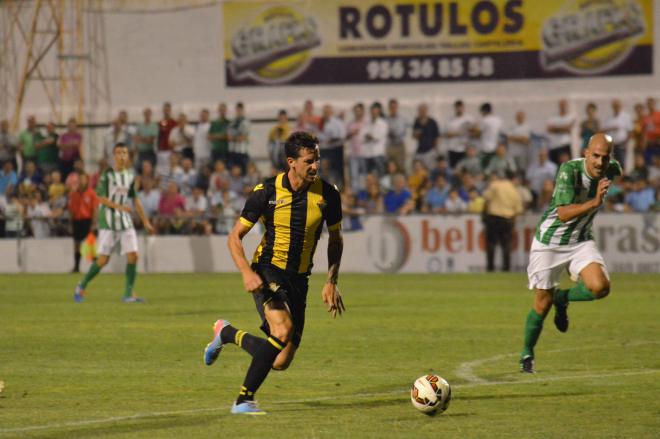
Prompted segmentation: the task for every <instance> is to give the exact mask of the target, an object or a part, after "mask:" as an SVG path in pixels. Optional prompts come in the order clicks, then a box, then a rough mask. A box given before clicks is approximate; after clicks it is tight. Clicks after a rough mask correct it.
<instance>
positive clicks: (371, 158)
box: [0, 97, 660, 238]
mask: <svg viewBox="0 0 660 439" xmlns="http://www.w3.org/2000/svg"><path fill="white" fill-rule="evenodd" d="M568 107H569V106H568V103H567V101H565V100H560V101H559V102H558V104H557V110H556V114H555V115H554V116H552V117H551V118H549V119H548V120H547V123H546V125H545V126H530V125H529V124H528V123H527V114H526V112H528V111H533V109H531V108H530V109H521V110H520V111H518V112H516V113H515V117H514V120H503V119H502V118H501V117H500V116H498V114H497V108H494V106H493V105H491V104H490V103H488V102H484V103H482V104H481V105H479V106H477V107H475V108H474V109H470V110H472V111H468V110H469V109H468V108H466V105H465V104H464V103H463V102H462V101H460V100H457V101H456V102H454V104H453V114H451V115H450V116H449V117H447V118H445V119H443V120H440V119H436V118H435V117H434V116H433V115H432V114H430V112H429V107H428V105H426V104H424V103H421V104H419V106H418V107H417V111H416V115H415V117H411V118H407V117H405V116H404V115H402V114H400V112H399V104H398V102H397V99H389V100H387V101H383V102H368V103H366V102H365V103H362V102H358V103H355V104H354V105H353V106H352V108H349V109H336V108H333V107H332V106H330V105H323V106H321V107H320V108H318V107H317V106H315V103H314V102H313V101H311V100H308V101H306V102H305V103H304V105H303V108H302V109H301V110H300V112H299V113H298V114H288V113H287V111H285V110H280V111H279V113H278V114H277V115H276V119H274V120H273V121H272V122H271V123H272V124H273V126H272V128H271V129H270V130H269V133H268V138H267V141H266V142H265V144H264V145H262V146H261V145H256V150H259V149H260V148H263V149H261V151H262V152H263V154H262V155H261V156H259V157H252V156H251V154H250V152H251V151H255V145H254V144H253V143H252V142H254V140H253V138H252V137H251V136H250V133H251V124H250V119H249V118H248V117H247V115H246V109H245V107H244V105H243V104H242V103H240V102H239V103H236V104H235V105H233V107H231V108H228V106H227V105H226V104H224V103H221V104H219V106H218V108H217V109H214V110H213V111H212V110H210V109H202V110H201V112H200V113H199V114H198V115H196V118H195V120H194V121H189V120H188V117H187V115H186V114H184V113H179V114H174V113H173V110H172V105H171V104H170V103H165V104H163V106H162V108H161V109H158V110H157V111H158V114H157V115H155V114H154V110H152V109H150V108H145V109H144V111H143V114H142V120H140V121H131V120H129V117H128V114H127V112H125V111H120V112H119V113H118V115H117V117H116V118H115V119H114V120H113V121H112V122H111V124H110V125H109V127H107V128H106V129H105V132H104V134H103V145H102V148H103V151H102V153H101V154H96V156H97V157H98V156H100V157H101V158H100V160H98V162H96V163H90V160H87V161H85V152H86V151H87V150H88V149H87V148H86V147H85V146H86V144H85V142H86V139H85V137H84V135H83V132H82V131H81V130H80V129H79V127H78V126H77V124H76V121H75V120H74V119H71V120H69V121H68V123H67V125H66V127H57V126H55V125H54V124H53V123H50V122H46V121H38V120H36V118H35V117H34V116H29V117H28V118H27V120H26V125H25V127H24V128H23V129H22V130H20V131H18V132H12V131H11V130H10V129H9V124H8V122H7V121H0V163H2V169H1V170H0V236H2V237H27V236H34V237H37V238H40V237H49V236H67V235H69V234H70V222H71V220H72V219H76V215H78V213H79V212H78V209H77V202H78V201H77V200H78V199H79V197H80V196H81V194H92V193H93V191H94V188H95V186H96V183H97V181H98V179H99V175H100V173H101V172H102V171H103V170H104V169H106V168H107V167H108V166H112V148H113V146H114V145H115V144H116V143H118V142H122V143H125V144H127V145H128V146H129V148H130V150H131V157H132V163H133V166H134V169H135V172H136V174H137V186H138V187H137V189H138V196H139V197H140V199H141V201H142V204H143V206H144V208H145V211H146V213H147V214H148V215H149V217H150V218H151V219H152V222H153V224H155V225H157V228H158V232H159V233H161V234H191V233H195V234H212V233H216V234H224V233H227V232H228V230H229V229H230V228H231V226H232V225H233V222H234V221H235V219H236V216H237V215H238V214H240V211H241V209H242V208H243V204H244V202H245V199H246V197H247V196H248V195H249V193H250V192H251V191H252V188H253V187H254V186H255V185H256V184H257V183H258V182H259V181H260V180H262V179H263V178H265V177H268V176H269V175H274V174H276V173H277V172H280V171H283V170H285V168H286V160H285V157H284V142H285V140H286V138H287V137H288V135H289V134H290V133H292V132H294V131H299V130H304V131H308V132H312V133H314V134H315V135H316V136H318V138H319V140H320V149H321V163H320V167H321V175H322V176H323V177H324V178H325V179H326V180H328V181H330V182H331V183H333V184H335V185H336V186H337V187H338V188H339V189H340V190H341V192H342V197H343V208H344V216H345V224H344V230H346V231H351V230H359V229H360V228H361V227H362V226H361V220H362V218H363V217H364V215H379V214H394V215H407V214H414V213H426V214H459V213H475V214H480V213H482V211H483V209H484V203H485V201H484V198H483V196H482V194H483V193H484V191H485V190H486V189H487V188H488V185H489V184H490V182H491V181H493V180H496V179H511V180H512V181H513V183H514V184H515V186H516V188H517V190H518V192H519V193H520V197H521V199H522V200H523V204H524V209H525V211H533V212H539V211H542V210H543V209H544V208H545V207H547V205H548V203H549V201H550V199H551V197H552V192H553V189H554V177H555V174H556V172H557V169H558V166H560V165H561V164H562V163H563V162H565V161H567V160H571V159H574V158H577V157H580V155H581V150H582V148H584V146H586V143H587V141H588V139H589V138H590V137H591V136H592V135H593V134H595V133H599V132H603V133H606V134H608V135H610V136H611V137H612V139H613V143H614V150H613V158H615V159H616V160H618V161H619V162H620V163H621V164H622V166H623V167H624V169H625V170H626V175H625V176H623V177H621V178H619V179H618V180H617V181H615V182H614V184H613V186H612V188H611V190H610V192H609V194H608V198H607V202H606V205H605V210H606V211H609V212H649V211H660V110H659V109H657V108H656V101H655V99H654V98H652V97H649V98H648V99H647V100H646V101H645V102H644V103H637V104H635V105H634V107H633V108H623V106H622V104H621V102H620V101H619V100H616V99H615V100H612V101H611V103H610V108H598V107H597V105H596V104H595V103H588V104H587V105H586V108H584V113H583V114H582V116H576V115H575V114H574V112H570V111H569V108H568ZM576 138H578V139H579V144H576V141H575V139H576ZM265 157H268V159H267V160H264V159H263V158H265ZM90 196H91V195H90Z"/></svg>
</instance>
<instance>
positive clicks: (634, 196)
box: [625, 178, 655, 212]
mask: <svg viewBox="0 0 660 439" xmlns="http://www.w3.org/2000/svg"><path fill="white" fill-rule="evenodd" d="M625 201H626V207H627V208H626V211H628V212H648V211H649V209H650V208H651V206H652V205H653V204H654V203H655V193H654V191H653V188H650V187H648V183H647V181H646V180H644V179H642V178H640V179H637V180H633V186H632V191H631V192H629V193H628V194H626V197H625Z"/></svg>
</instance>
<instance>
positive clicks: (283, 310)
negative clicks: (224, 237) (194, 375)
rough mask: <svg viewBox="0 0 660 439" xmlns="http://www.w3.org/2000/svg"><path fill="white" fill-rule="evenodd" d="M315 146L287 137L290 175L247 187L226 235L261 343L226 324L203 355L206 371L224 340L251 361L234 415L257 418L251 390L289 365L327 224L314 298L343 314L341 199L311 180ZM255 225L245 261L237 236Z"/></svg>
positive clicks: (312, 140) (303, 136) (307, 139)
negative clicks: (324, 258)
mask: <svg viewBox="0 0 660 439" xmlns="http://www.w3.org/2000/svg"><path fill="white" fill-rule="evenodd" d="M318 144H319V141H318V139H317V138H316V137H314V136H312V135H310V134H308V133H304V132H297V133H293V134H291V135H290V136H289V138H288V139H287V141H286V143H285V145H284V149H285V152H286V157H287V159H286V160H287V165H288V168H289V170H288V171H287V172H285V173H281V174H279V175H277V176H276V177H272V178H269V179H267V180H265V181H264V182H263V183H261V184H258V185H257V186H256V187H255V188H254V191H253V192H252V194H251V195H250V197H249V198H248V199H247V201H246V202H245V208H244V209H243V212H242V213H241V216H240V218H239V220H238V221H237V222H236V225H235V226H234V228H233V230H232V231H231V233H230V235H229V238H228V246H229V250H230V252H231V256H232V259H233V260H234V263H235V264H236V267H237V268H238V269H239V270H240V272H241V274H242V276H243V286H244V287H245V289H246V290H247V291H249V292H250V293H252V297H253V299H254V302H255V304H256V307H257V312H258V313H259V316H260V317H261V320H262V326H261V329H262V330H263V331H264V333H265V334H266V338H261V337H256V336H254V335H252V334H248V333H247V332H245V331H241V330H239V329H236V328H234V327H233V326H232V325H230V324H229V322H227V321H226V320H222V319H220V320H218V321H217V322H215V325H214V338H213V340H212V341H211V342H210V343H209V344H208V346H207V347H206V350H205V351H204V362H205V363H206V364H207V365H208V366H210V365H211V364H213V363H214V362H215V361H216V359H217V358H218V355H220V351H221V350H222V347H223V345H225V344H228V343H232V344H236V345H238V346H239V347H241V348H243V349H244V350H245V351H246V352H247V353H248V354H250V355H251V356H252V363H251V364H250V367H249V368H248V371H247V374H246V376H245V380H244V381H243V387H242V388H241V391H240V393H239V395H238V398H237V399H236V402H235V403H234V405H233V407H232V409H231V413H234V414H247V415H260V414H264V412H263V411H262V410H261V409H260V408H259V407H258V406H257V404H256V402H255V401H254V394H255V392H256V391H257V389H259V387H260V386H261V384H262V383H263V381H264V380H265V379H266V376H267V375H268V372H269V371H270V369H271V368H272V369H275V370H284V369H286V368H287V367H289V364H291V361H293V356H294V354H295V353H296V349H298V346H300V340H301V338H302V334H303V329H304V326H305V306H306V303H307V288H308V278H309V274H310V272H311V270H312V260H313V257H314V251H315V250H316V244H317V243H318V240H319V238H320V236H321V231H322V230H323V223H326V224H327V226H328V277H327V280H326V283H325V285H324V286H323V290H322V291H321V297H322V298H323V302H324V303H325V304H326V306H327V310H328V312H329V313H330V314H331V315H332V317H333V318H334V317H336V315H337V313H339V314H341V313H342V312H343V311H344V303H343V301H342V298H341V295H340V293H339V289H337V277H338V276H339V264H340V262H341V255H342V250H343V241H342V236H341V219H342V212H341V200H340V197H339V192H338V191H337V189H336V188H335V187H334V186H332V185H331V184H329V183H327V182H326V181H324V180H322V179H321V178H319V176H318V162H319V146H318ZM258 221H263V224H264V227H265V229H266V231H265V234H264V236H263V238H262V240H261V243H260V244H259V246H258V247H257V249H256V251H255V253H254V257H253V258H252V263H250V262H248V260H247V259H246V258H245V252H244V250H243V244H242V239H243V237H244V236H245V235H246V234H247V233H248V232H249V231H250V229H252V227H253V226H254V225H255V223H257V222H258Z"/></svg>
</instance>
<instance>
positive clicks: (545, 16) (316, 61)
mask: <svg viewBox="0 0 660 439" xmlns="http://www.w3.org/2000/svg"><path fill="white" fill-rule="evenodd" d="M223 34H224V57H225V73H226V81H227V85H228V86H255V85H276V84H289V85H310V84H359V83H368V84H378V83H393V82H419V81H428V82H442V81H471V80H498V79H532V78H559V77H593V76H607V75H628V74H635V75H638V74H651V73H652V72H653V0H558V1H545V2H544V1H539V0H460V1H459V0H406V1H402V0H380V1H373V0H365V1H359V2H345V1H339V0H307V1H297V0H291V1H280V2H276V1H254V0H244V1H227V2H225V3H224V4H223Z"/></svg>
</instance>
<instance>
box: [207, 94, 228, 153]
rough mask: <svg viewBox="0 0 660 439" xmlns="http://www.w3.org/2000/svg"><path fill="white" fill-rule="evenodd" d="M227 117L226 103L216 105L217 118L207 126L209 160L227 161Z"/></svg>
mask: <svg viewBox="0 0 660 439" xmlns="http://www.w3.org/2000/svg"><path fill="white" fill-rule="evenodd" d="M228 130H229V119H227V105H226V104H224V103H222V104H220V105H219V106H218V118H217V119H216V120H214V121H212V122H211V127H210V128H209V140H210V141H211V161H212V162H213V163H215V162H217V161H218V160H222V161H223V162H226V161H227V154H228V152H229V137H228V136H227V132H228Z"/></svg>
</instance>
